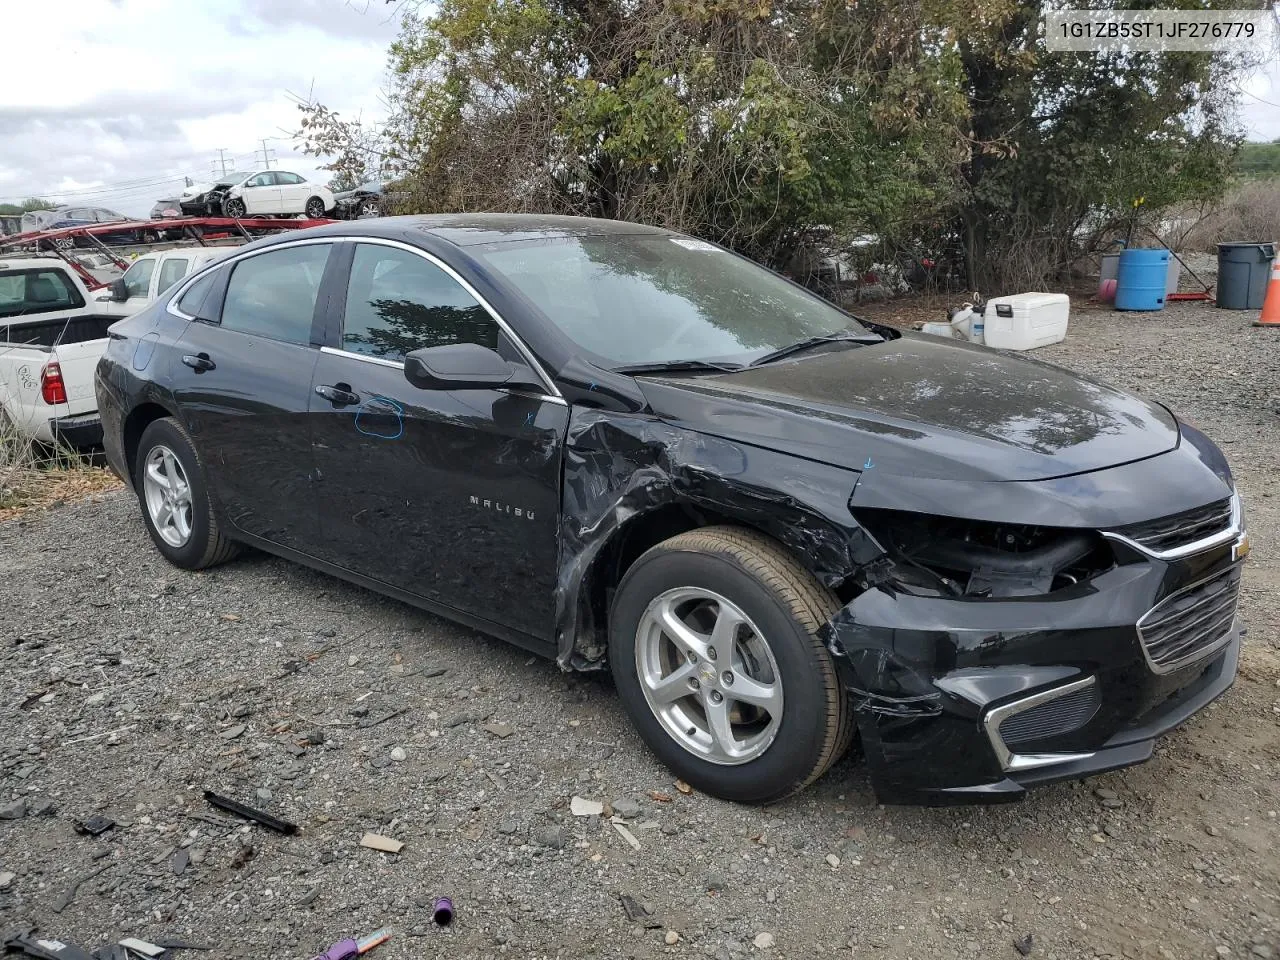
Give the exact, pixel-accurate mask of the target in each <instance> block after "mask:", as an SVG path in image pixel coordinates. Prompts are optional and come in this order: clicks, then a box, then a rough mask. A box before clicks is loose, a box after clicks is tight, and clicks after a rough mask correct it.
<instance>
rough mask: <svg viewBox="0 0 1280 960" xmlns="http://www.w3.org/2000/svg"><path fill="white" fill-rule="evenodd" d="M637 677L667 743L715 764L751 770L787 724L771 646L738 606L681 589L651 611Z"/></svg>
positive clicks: (639, 636) (639, 639)
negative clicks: (745, 766) (744, 766)
mask: <svg viewBox="0 0 1280 960" xmlns="http://www.w3.org/2000/svg"><path fill="white" fill-rule="evenodd" d="M636 672H637V674H638V676H639V678H640V688H641V690H643V692H644V696H645V700H646V701H647V702H648V704H649V708H650V709H651V710H652V711H653V714H654V716H655V717H657V719H658V722H659V723H660V724H661V725H662V727H663V729H664V730H665V731H666V733H667V735H668V736H670V737H671V738H672V739H673V740H674V741H675V742H676V743H678V744H680V746H682V747H683V748H684V749H685V750H688V751H689V752H690V753H692V754H694V755H695V756H698V757H700V758H702V759H704V760H707V761H709V762H711V763H717V764H723V765H736V764H741V763H748V762H750V761H752V760H754V759H756V758H757V757H759V756H760V755H761V754H763V753H764V752H765V751H766V750H768V749H769V747H770V746H771V745H772V743H773V741H774V738H775V737H776V736H777V734H778V728H779V726H780V725H781V722H782V707H783V695H782V678H781V675H780V673H779V671H778V664H777V661H776V660H775V659H774V656H773V651H772V650H771V649H770V648H769V644H768V641H767V640H766V639H765V637H764V636H763V635H762V634H761V632H760V631H759V629H757V627H756V625H755V624H754V623H753V622H752V621H751V618H750V617H748V616H747V615H746V614H745V613H744V612H743V611H742V610H741V609H740V608H739V607H738V606H736V605H735V604H734V603H732V602H731V601H729V600H727V599H726V598H725V597H722V596H721V595H720V594H718V593H714V592H712V591H710V590H705V589H702V588H695V587H678V588H676V589H674V590H668V591H666V592H665V593H662V594H660V595H659V596H657V597H656V598H654V600H653V601H652V602H651V603H650V604H649V606H648V608H647V609H646V610H645V612H644V615H643V616H642V617H641V618H640V624H639V627H638V628H637V631H636Z"/></svg>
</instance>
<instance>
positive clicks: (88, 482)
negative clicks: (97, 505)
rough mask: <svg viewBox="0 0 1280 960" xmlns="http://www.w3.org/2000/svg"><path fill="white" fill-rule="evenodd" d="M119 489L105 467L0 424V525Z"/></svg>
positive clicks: (114, 476) (116, 480)
mask: <svg viewBox="0 0 1280 960" xmlns="http://www.w3.org/2000/svg"><path fill="white" fill-rule="evenodd" d="M120 486H122V484H121V483H120V481H119V479H118V478H117V477H116V475H115V474H113V473H112V472H111V471H110V470H107V469H106V468H105V467H101V466H98V465H96V464H94V463H93V462H92V461H91V460H89V459H86V458H85V457H82V456H79V455H78V454H76V453H74V452H72V451H69V450H61V449H50V448H48V447H44V446H42V445H40V444H37V443H34V442H32V441H31V440H30V439H29V438H26V437H22V436H19V435H18V434H17V433H16V432H14V431H13V430H12V429H11V428H9V429H6V428H5V426H4V425H3V424H2V423H0V523H3V522H4V521H6V520H13V519H15V518H17V517H20V516H22V515H23V514H25V513H28V512H31V511H34V510H47V509H49V508H50V507H55V506H60V505H61V504H64V503H72V502H74V501H76V500H84V499H86V498H88V497H91V496H94V495H96V494H99V493H103V492H106V491H108V490H115V489H118V488H119V487H120Z"/></svg>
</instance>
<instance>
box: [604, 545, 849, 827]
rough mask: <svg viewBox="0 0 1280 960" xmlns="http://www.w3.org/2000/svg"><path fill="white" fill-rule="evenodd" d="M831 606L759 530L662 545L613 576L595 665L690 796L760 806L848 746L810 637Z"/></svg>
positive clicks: (827, 661)
mask: <svg viewBox="0 0 1280 960" xmlns="http://www.w3.org/2000/svg"><path fill="white" fill-rule="evenodd" d="M838 609H839V602H838V601H837V600H836V598H835V597H834V596H832V594H831V593H830V591H828V590H826V589H825V588H823V587H822V586H821V584H819V583H818V582H817V581H816V580H814V579H813V577H812V576H810V575H809V574H808V573H807V572H806V571H805V570H804V568H803V567H801V566H800V564H798V563H797V562H796V561H795V559H794V558H793V557H791V556H790V555H789V554H788V553H787V552H786V551H785V550H783V548H782V547H781V546H780V545H778V544H777V543H775V542H774V541H772V540H770V539H768V538H767V537H764V536H761V535H760V534H757V533H754V532H752V531H748V530H740V529H737V528H732V527H709V528H706V529H702V530H694V531H691V532H689V533H684V534H681V535H679V536H677V537H673V538H672V539H670V540H667V541H666V542H664V543H661V544H659V545H658V546H656V547H654V548H653V549H651V550H649V551H648V552H647V553H645V554H644V555H643V556H642V557H640V559H639V560H637V561H636V562H635V563H634V564H633V565H632V567H631V568H630V569H629V570H628V571H627V573H626V576H624V577H623V579H622V583H621V584H620V585H619V588H618V593H617V595H616V597H615V599H614V604H613V610H612V612H611V617H610V640H609V659H610V665H611V668H612V671H613V676H614V679H615V682H616V683H617V686H618V692H619V695H620V697H621V699H622V702H623V705H624V706H625V707H626V709H627V712H628V713H629V714H630V716H631V719H632V721H633V722H634V723H635V725H636V728H637V730H638V731H639V733H640V735H641V736H642V737H643V738H644V740H645V742H646V743H647V744H648V745H649V747H650V748H651V749H652V750H653V751H654V753H656V754H657V755H658V757H659V758H660V759H661V760H662V761H663V762H664V763H666V765H667V766H668V767H670V768H671V769H672V770H673V771H674V772H675V773H676V774H677V775H678V776H679V777H681V778H682V779H684V780H686V781H688V782H689V783H690V784H692V785H693V786H695V787H697V788H698V789H700V790H702V791H704V792H706V793H710V794H713V795H715V796H718V797H723V798H724V799H726V800H735V801H739V802H745V803H766V802H769V801H772V800H777V799H780V798H782V797H785V796H788V795H789V794H792V793H795V792H797V791H798V790H801V789H803V788H804V787H805V786H807V785H808V784H810V783H812V782H813V781H814V780H816V779H817V778H818V777H820V776H821V775H822V774H823V773H824V772H825V771H826V770H827V768H828V767H829V766H830V765H831V764H832V763H834V762H835V760H837V759H838V758H839V757H840V755H841V754H842V753H844V751H845V750H846V749H847V748H848V746H849V742H850V740H851V738H852V735H853V718H852V712H851V710H850V709H849V706H848V703H847V699H846V697H845V695H844V692H843V690H842V689H841V687H840V683H839V679H838V677H837V675H836V670H835V666H834V664H833V662H832V659H831V654H830V653H829V652H828V650H827V648H826V647H825V645H824V644H823V643H822V641H821V640H820V639H819V638H818V636H817V633H818V630H819V629H820V628H821V627H822V625H823V624H824V623H826V622H827V620H829V619H830V618H831V616H833V615H834V614H835V612H836V611H837V610H838Z"/></svg>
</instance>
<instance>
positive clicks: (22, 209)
mask: <svg viewBox="0 0 1280 960" xmlns="http://www.w3.org/2000/svg"><path fill="white" fill-rule="evenodd" d="M58 205H59V203H58V201H57V200H42V199H41V198H39V197H29V198H27V199H26V200H23V201H22V202H21V203H0V215H4V216H8V217H16V216H20V215H21V214H24V213H30V212H31V211H32V210H52V209H54V208H55V207H57V206H58Z"/></svg>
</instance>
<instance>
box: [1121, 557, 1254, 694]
mask: <svg viewBox="0 0 1280 960" xmlns="http://www.w3.org/2000/svg"><path fill="white" fill-rule="evenodd" d="M1239 599H1240V567H1239V565H1237V566H1235V567H1233V568H1232V569H1230V570H1228V571H1226V572H1225V573H1220V574H1219V575H1218V576H1216V577H1213V578H1212V579H1209V580H1205V581H1204V582H1202V583H1198V584H1196V585H1195V586H1193V587H1189V588H1187V589H1185V590H1181V591H1179V592H1178V593H1175V594H1173V595H1172V596H1169V597H1166V598H1165V599H1164V600H1162V601H1161V602H1160V603H1158V604H1156V605H1155V606H1154V607H1152V608H1151V610H1150V611H1148V612H1147V614H1146V616H1144V617H1143V618H1142V619H1141V620H1139V621H1138V638H1139V639H1140V640H1141V641H1142V646H1143V648H1144V649H1145V650H1146V653H1147V659H1148V660H1149V661H1150V662H1151V666H1152V667H1153V668H1154V669H1155V671H1156V672H1157V673H1168V672H1169V671H1171V670H1174V669H1176V668H1177V667H1179V666H1181V665H1183V664H1184V663H1190V662H1191V661H1192V660H1195V659H1196V658H1197V657H1201V656H1205V655H1207V654H1209V653H1210V652H1212V651H1213V650H1216V649H1217V648H1218V647H1219V646H1221V644H1222V642H1223V641H1224V640H1225V639H1226V638H1227V634H1228V633H1229V632H1230V631H1231V623H1232V621H1233V620H1234V619H1235V615H1236V603H1237V601H1238V600H1239Z"/></svg>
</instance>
